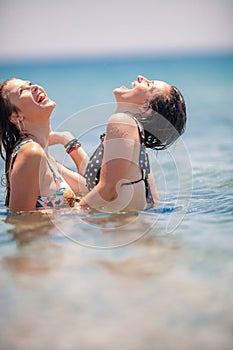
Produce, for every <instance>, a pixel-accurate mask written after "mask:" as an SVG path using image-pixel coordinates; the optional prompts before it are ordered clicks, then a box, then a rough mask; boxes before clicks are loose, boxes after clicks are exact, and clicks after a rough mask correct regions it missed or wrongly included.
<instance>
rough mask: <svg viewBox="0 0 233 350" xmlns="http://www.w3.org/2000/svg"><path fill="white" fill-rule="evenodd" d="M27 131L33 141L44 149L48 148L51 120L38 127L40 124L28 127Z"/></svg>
mask: <svg viewBox="0 0 233 350" xmlns="http://www.w3.org/2000/svg"><path fill="white" fill-rule="evenodd" d="M26 130H27V134H28V135H29V137H30V138H31V139H32V140H33V141H35V142H37V143H39V144H40V145H41V147H42V148H44V149H45V148H47V146H48V139H49V132H50V123H49V120H48V121H46V122H45V123H44V124H41V125H38V124H37V125H34V124H31V125H26Z"/></svg>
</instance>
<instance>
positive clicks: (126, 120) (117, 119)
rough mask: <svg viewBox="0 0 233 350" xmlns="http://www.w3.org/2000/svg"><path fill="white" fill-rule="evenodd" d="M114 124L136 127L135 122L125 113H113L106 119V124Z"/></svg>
mask: <svg viewBox="0 0 233 350" xmlns="http://www.w3.org/2000/svg"><path fill="white" fill-rule="evenodd" d="M111 123H116V124H120V125H121V124H122V125H126V126H127V125H128V126H131V127H134V126H137V125H136V122H135V120H134V119H133V118H132V117H131V116H129V115H128V114H127V113H115V114H112V115H111V117H110V118H109V119H108V124H111Z"/></svg>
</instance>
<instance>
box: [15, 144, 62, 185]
mask: <svg viewBox="0 0 233 350" xmlns="http://www.w3.org/2000/svg"><path fill="white" fill-rule="evenodd" d="M28 142H34V141H33V140H32V139H28V140H24V141H21V142H20V143H19V144H18V145H17V146H16V147H15V150H14V151H13V153H12V158H11V167H10V169H11V170H12V168H13V165H14V163H15V160H16V157H17V154H18V152H19V150H20V148H21V147H22V146H24V145H25V144H26V143H28ZM46 160H47V162H48V166H49V168H50V170H51V173H52V175H53V178H54V181H55V183H56V186H57V189H59V188H60V185H59V184H60V183H61V182H62V181H63V180H62V178H61V176H60V174H58V173H57V172H56V171H55V170H54V168H53V166H52V164H51V162H50V160H49V159H48V157H47V156H46Z"/></svg>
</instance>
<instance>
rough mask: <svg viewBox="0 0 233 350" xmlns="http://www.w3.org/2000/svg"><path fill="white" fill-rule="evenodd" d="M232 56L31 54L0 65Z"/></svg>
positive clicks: (226, 53)
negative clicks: (37, 55)
mask: <svg viewBox="0 0 233 350" xmlns="http://www.w3.org/2000/svg"><path fill="white" fill-rule="evenodd" d="M231 57H232V58H233V48H232V49H226V50H221V51H219V50H213V49H212V50H204V51H203V50H193V51H190V50H182V51H168V52H151V51H150V52H148V53H144V54H140V53H131V54H122V53H121V54H112V53H109V54H104V55H100V54H82V55H77V54H76V55H75V54H73V55H72V54H68V55H59V56H57V55H50V56H44V55H41V56H39V57H36V56H34V55H33V56H31V57H28V58H25V57H18V58H12V57H8V58H1V57H0V66H2V67H3V66H25V65H30V66H31V65H35V64H40V65H47V64H57V65H59V64H65V63H67V64H68V63H70V64H75V63H92V62H93V63H94V62H127V61H131V62H134V61H135V62H136V61H141V60H148V61H150V60H174V59H181V60H182V59H214V58H231Z"/></svg>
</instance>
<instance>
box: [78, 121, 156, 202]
mask: <svg viewBox="0 0 233 350" xmlns="http://www.w3.org/2000/svg"><path fill="white" fill-rule="evenodd" d="M133 119H134V120H135V121H136V123H137V126H138V131H139V135H140V142H141V148H140V154H139V165H140V168H141V170H142V178H141V179H139V180H138V181H134V182H132V183H131V184H133V183H137V182H139V181H144V182H145V190H146V198H147V203H148V204H150V205H152V204H153V203H154V201H153V197H152V194H151V189H150V186H149V183H148V174H149V173H150V164H149V158H148V154H147V151H146V146H145V144H144V133H143V128H142V125H141V124H140V123H139V122H138V121H137V119H136V118H133ZM100 138H101V143H100V144H99V146H98V147H97V149H96V150H95V152H94V153H93V155H92V156H91V158H90V160H89V163H88V165H87V168H86V172H85V175H84V176H85V179H86V182H87V187H88V189H89V191H91V190H92V189H93V188H94V187H95V186H96V185H97V184H98V182H99V177H100V169H101V165H102V162H103V154H104V145H103V140H104V135H101V137H100Z"/></svg>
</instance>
